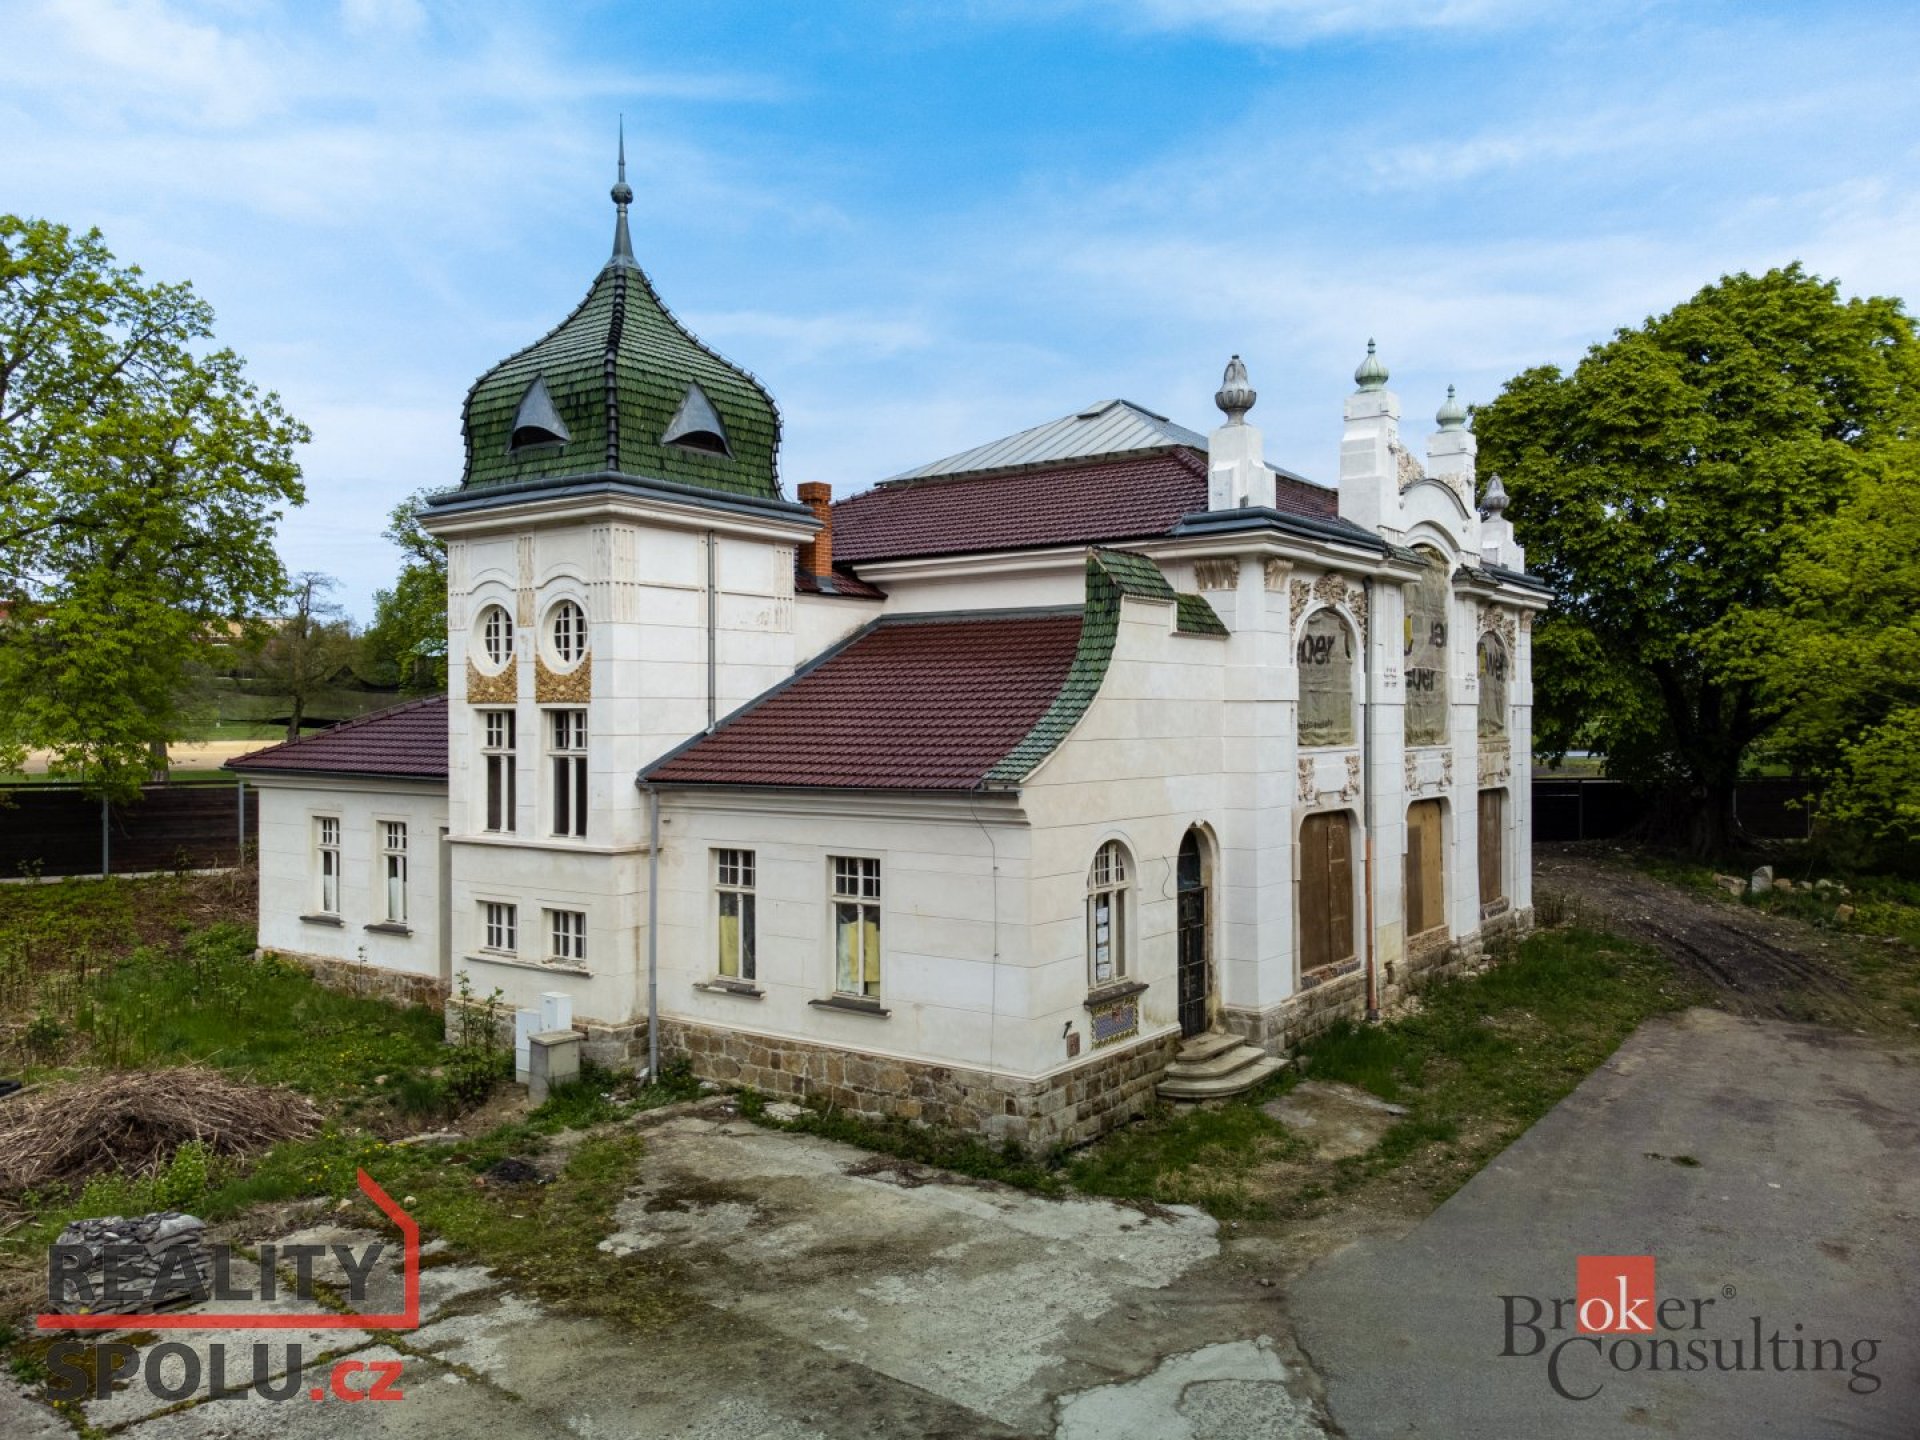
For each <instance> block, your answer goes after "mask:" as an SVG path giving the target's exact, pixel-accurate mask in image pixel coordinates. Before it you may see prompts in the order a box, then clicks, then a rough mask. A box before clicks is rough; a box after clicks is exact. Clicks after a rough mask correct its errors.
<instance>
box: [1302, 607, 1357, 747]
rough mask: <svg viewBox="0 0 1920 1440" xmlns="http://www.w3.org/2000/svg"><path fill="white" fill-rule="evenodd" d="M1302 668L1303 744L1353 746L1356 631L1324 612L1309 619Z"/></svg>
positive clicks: (1331, 613)
mask: <svg viewBox="0 0 1920 1440" xmlns="http://www.w3.org/2000/svg"><path fill="white" fill-rule="evenodd" d="M1295 660H1296V662H1297V663H1298V665H1299V667H1300V743H1301V744H1302V745H1351V744H1352V743H1353V631H1352V630H1351V629H1349V628H1348V627H1347V622H1346V621H1344V620H1342V619H1341V618H1340V616H1339V615H1338V614H1336V613H1335V612H1334V611H1332V610H1328V609H1325V608H1322V609H1319V610H1316V611H1314V612H1313V614H1311V615H1309V616H1308V617H1307V625H1306V629H1305V630H1304V631H1302V632H1301V635H1300V646H1299V651H1298V653H1297V654H1296V656H1295Z"/></svg>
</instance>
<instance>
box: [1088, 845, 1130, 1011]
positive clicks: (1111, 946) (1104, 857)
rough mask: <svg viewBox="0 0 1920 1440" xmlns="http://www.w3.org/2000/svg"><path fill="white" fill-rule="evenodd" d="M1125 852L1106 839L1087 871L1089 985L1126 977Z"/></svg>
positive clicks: (1126, 868) (1126, 885)
mask: <svg viewBox="0 0 1920 1440" xmlns="http://www.w3.org/2000/svg"><path fill="white" fill-rule="evenodd" d="M1129 883H1130V881H1129V878H1128V864H1127V852H1126V850H1125V848H1124V847H1123V846H1122V845H1121V844H1120V842H1119V841H1118V840H1109V841H1108V842H1107V843H1106V844H1104V845H1102V846H1101V847H1100V848H1099V849H1098V850H1097V851H1095V852H1094V856H1093V866H1092V868H1091V869H1089V870H1088V871H1087V972H1088V979H1089V980H1090V981H1091V983H1092V984H1094V985H1096V986H1098V985H1108V984H1112V983H1113V982H1114V981H1116V980H1124V979H1126V978H1127V887H1128V884H1129Z"/></svg>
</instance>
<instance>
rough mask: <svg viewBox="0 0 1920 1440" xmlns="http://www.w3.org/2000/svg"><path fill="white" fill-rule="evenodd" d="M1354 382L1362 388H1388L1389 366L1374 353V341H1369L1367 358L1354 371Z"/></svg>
mask: <svg viewBox="0 0 1920 1440" xmlns="http://www.w3.org/2000/svg"><path fill="white" fill-rule="evenodd" d="M1353 383H1354V384H1356V385H1358V386H1359V387H1360V388H1361V389H1362V390H1384V389H1386V388H1387V367H1386V364H1385V362H1384V361H1382V360H1381V358H1380V357H1379V356H1378V355H1376V354H1375V353H1374V349H1373V341H1372V340H1368V341H1367V358H1366V359H1364V360H1362V361H1361V362H1360V368H1359V369H1358V370H1355V371H1354V372H1353Z"/></svg>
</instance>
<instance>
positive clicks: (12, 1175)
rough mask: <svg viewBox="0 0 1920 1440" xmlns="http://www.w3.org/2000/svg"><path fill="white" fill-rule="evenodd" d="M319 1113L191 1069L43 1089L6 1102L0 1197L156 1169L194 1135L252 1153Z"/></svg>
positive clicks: (223, 1151)
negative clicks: (109, 1174)
mask: <svg viewBox="0 0 1920 1440" xmlns="http://www.w3.org/2000/svg"><path fill="white" fill-rule="evenodd" d="M320 1118H321V1117H320V1112H319V1111H318V1110H316V1109H315V1108H314V1107H313V1105H312V1104H311V1103H310V1102H309V1101H308V1100H307V1099H306V1098H305V1097H303V1096H300V1095H296V1094H294V1093H293V1092H292V1091H290V1090H280V1089H269V1088H266V1087H263V1086H258V1085H244V1084H241V1083H239V1082H238V1081H234V1080H229V1079H228V1078H227V1077H226V1076H224V1075H221V1074H220V1073H219V1072H218V1071H214V1070H205V1069H201V1068H198V1067H195V1066H183V1067H180V1068H178V1069H172V1070H125V1071H116V1072H114V1073H112V1074H106V1075H98V1076H93V1077H90V1078H88V1079H84V1080H73V1081H67V1082H64V1083H60V1084H53V1085H44V1086H39V1087H37V1088H35V1089H32V1090H26V1091H22V1092H21V1093H20V1094H18V1095H12V1096H9V1097H7V1098H6V1099H3V1100H0V1194H4V1195H17V1194H19V1193H20V1192H21V1191H23V1190H32V1189H35V1188H37V1187H39V1186H43V1185H50V1184H77V1183H80V1182H82V1181H84V1180H86V1179H87V1177H88V1176H91V1175H96V1174H100V1173H103V1172H106V1171H113V1170H117V1171H121V1172H123V1173H126V1174H133V1175H144V1174H151V1173H152V1172H154V1171H156V1170H158V1169H160V1168H161V1167H162V1166H164V1165H165V1164H166V1163H167V1162H168V1161H169V1160H170V1159H171V1158H172V1157H173V1154H174V1152H175V1151H176V1150H178V1149H179V1148H180V1147H181V1146H182V1145H185V1144H186V1143H187V1142H189V1141H191V1140H198V1141H200V1142H202V1143H203V1144H205V1145H206V1146H207V1148H209V1149H210V1150H212V1151H214V1152H215V1153H216V1154H220V1155H252V1154H256V1153H258V1152H259V1151H262V1150H265V1149H267V1148H268V1147H269V1146H271V1145H273V1144H275V1143H277V1142H278V1141H281V1140H291V1139H294V1138H297V1137H299V1136H303V1135H311V1134H312V1133H313V1132H314V1131H315V1130H317V1129H319V1128H320Z"/></svg>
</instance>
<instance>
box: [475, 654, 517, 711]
mask: <svg viewBox="0 0 1920 1440" xmlns="http://www.w3.org/2000/svg"><path fill="white" fill-rule="evenodd" d="M519 698H520V680H519V675H518V672H517V671H516V670H515V669H514V667H513V666H512V665H509V666H507V668H506V669H504V670H502V671H501V672H500V673H499V674H498V675H488V674H485V673H483V672H482V671H481V669H480V667H479V666H478V665H476V664H474V663H473V661H471V660H469V661H467V703H468V704H469V705H511V704H513V702H514V701H516V700H518V699H519Z"/></svg>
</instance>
